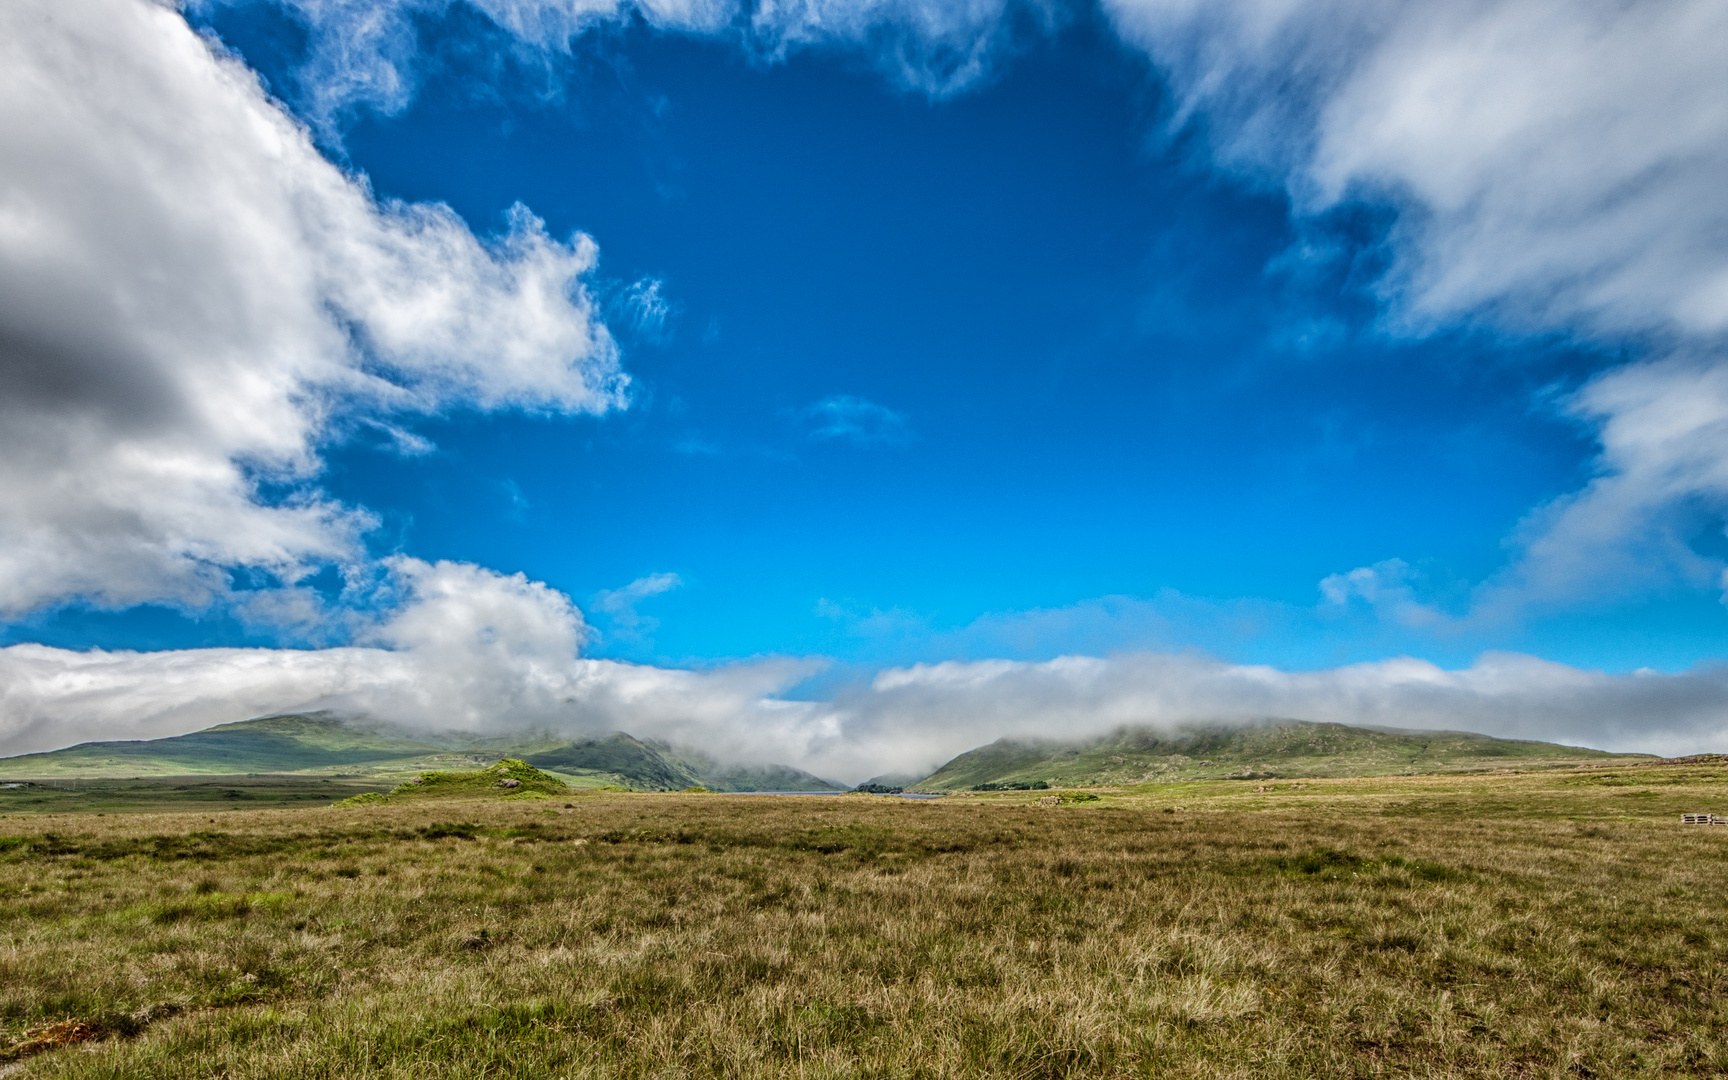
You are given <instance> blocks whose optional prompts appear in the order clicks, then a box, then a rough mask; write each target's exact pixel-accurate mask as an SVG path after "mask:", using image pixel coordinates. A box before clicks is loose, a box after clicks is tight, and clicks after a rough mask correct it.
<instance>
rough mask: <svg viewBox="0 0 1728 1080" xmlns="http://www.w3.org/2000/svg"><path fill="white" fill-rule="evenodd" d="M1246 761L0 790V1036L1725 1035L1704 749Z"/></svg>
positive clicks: (429, 1039) (1535, 1066) (479, 1053)
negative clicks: (641, 788) (1632, 759)
mask: <svg viewBox="0 0 1728 1080" xmlns="http://www.w3.org/2000/svg"><path fill="white" fill-rule="evenodd" d="M1265 786H1266V784H1265V783H1264V782H1209V783H1194V784H1161V785H1156V786H1148V787H1145V788H1127V789H1121V790H1119V791H1115V792H1111V791H1107V790H1106V791H1099V792H1097V794H1100V795H1102V796H1103V798H1101V799H1099V800H1098V801H1094V802H1085V803H1077V804H1073V805H1059V806H1045V805H1039V804H1038V803H1037V802H1036V799H1037V798H1038V797H1039V796H1041V795H1043V794H1044V793H1042V792H1033V793H1023V794H1011V795H1009V794H1004V795H997V794H990V795H977V796H949V797H946V798H942V799H937V800H930V801H923V802H917V801H907V800H901V799H896V798H889V797H871V796H858V795H849V796H737V795H671V794H661V795H635V794H609V795H573V796H571V797H569V798H568V799H562V800H558V801H554V802H551V803H548V802H545V801H539V802H503V801H499V800H498V799H496V798H489V799H487V800H485V801H478V800H476V801H462V800H456V801H423V802H415V803H410V804H401V805H385V806H374V807H360V808H354V809H263V810H252V809H229V810H226V811H224V812H213V811H200V812H197V813H185V812H181V813H135V814H121V815H116V814H105V815H103V816H97V814H95V813H90V812H86V813H72V814H63V813H55V814H47V813H35V814H29V815H22V814H12V815H8V816H6V817H4V818H0V1046H3V1047H7V1048H8V1049H6V1050H4V1051H3V1052H0V1061H10V1064H5V1065H0V1068H3V1069H7V1070H12V1071H11V1073H10V1075H15V1076H65V1077H140V1076H150V1077H208V1076H226V1077H236V1078H240V1077H284V1078H286V1077H296V1078H299V1077H333V1078H334V1077H341V1078H356V1077H404V1078H405V1077H427V1076H437V1077H474V1078H478V1077H548V1078H552V1077H614V1076H627V1077H644V1078H646V1077H710V1076H715V1077H769V1076H773V1077H786V1076H796V1077H811V1078H816V1077H854V1076H855V1077H986V1076H988V1077H1026V1078H1032V1077H1069V1076H1072V1077H1081V1076H1085V1077H1093V1076H1098V1077H1104V1076H1147V1077H1292V1078H1295V1077H1313V1076H1324V1077H1346V1076H1348V1077H1356V1076H1361V1077H1369V1076H1422V1077H1430V1076H1433V1077H1438V1076H1448V1077H1480V1076H1513V1077H1555V1078H1561V1077H1564V1078H1577V1077H1618V1076H1633V1075H1639V1076H1642V1075H1652V1076H1699V1077H1703V1076H1720V1075H1723V1074H1725V1073H1728V998H1725V997H1724V990H1725V989H1728V967H1725V959H1728V953H1725V951H1724V947H1725V946H1728V926H1725V925H1724V922H1723V916H1724V908H1723V904H1722V900H1723V897H1724V896H1725V895H1728V858H1725V857H1724V856H1725V854H1728V828H1712V827H1697V826H1681V825H1680V824H1679V823H1678V816H1679V814H1681V813H1682V812H1710V811H1716V812H1718V813H1728V768H1724V767H1721V766H1717V765H1713V764H1710V763H1703V764H1696V765H1680V766H1639V767H1630V768H1599V769H1582V770H1576V771H1553V772H1543V773H1537V774H1525V775H1497V776H1467V777H1459V776H1445V777H1426V778H1397V779H1388V780H1318V781H1310V782H1306V783H1305V784H1302V785H1300V786H1297V785H1292V784H1291V783H1288V782H1279V783H1276V784H1274V785H1273V787H1274V790H1271V791H1260V792H1256V791H1255V790H1254V789H1255V788H1256V787H1265ZM81 1039H82V1040H86V1041H82V1042H79V1041H77V1040H81ZM67 1042H70V1043H71V1045H65V1046H59V1047H57V1048H56V1045H55V1044H58V1043H67Z"/></svg>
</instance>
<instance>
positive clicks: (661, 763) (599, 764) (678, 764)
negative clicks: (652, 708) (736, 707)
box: [525, 732, 843, 791]
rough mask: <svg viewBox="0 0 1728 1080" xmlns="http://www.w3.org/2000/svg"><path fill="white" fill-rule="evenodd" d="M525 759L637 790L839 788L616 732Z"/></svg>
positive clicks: (797, 773)
mask: <svg viewBox="0 0 1728 1080" xmlns="http://www.w3.org/2000/svg"><path fill="white" fill-rule="evenodd" d="M525 760H526V761H527V762H528V764H530V765H533V766H535V767H536V768H540V769H550V770H553V771H555V772H558V773H560V774H564V775H570V776H575V777H582V778H594V779H602V778H603V779H605V780H607V781H608V782H613V783H622V784H624V785H625V786H628V787H633V788H637V789H638V790H641V791H681V790H683V789H684V788H691V787H705V788H707V789H709V790H710V791H840V790H843V789H842V787H841V786H840V785H839V784H831V783H829V782H828V781H826V780H823V779H822V778H821V777H818V776H813V775H811V774H810V773H807V772H805V771H803V770H802V769H794V768H792V767H791V766H788V765H762V766H742V765H721V764H720V763H719V762H717V761H715V760H714V759H713V758H711V757H708V756H707V755H705V754H702V753H699V752H696V751H691V750H677V749H674V748H673V747H671V746H669V745H667V744H666V743H662V742H656V741H653V740H647V741H644V740H638V739H634V738H632V737H630V736H629V735H626V734H624V733H623V732H617V733H615V734H612V735H607V736H605V737H604V738H596V739H578V740H576V741H575V742H572V743H568V744H566V745H564V746H560V747H557V748H555V749H552V750H545V751H542V752H540V753H537V754H530V755H528V756H527V758H525Z"/></svg>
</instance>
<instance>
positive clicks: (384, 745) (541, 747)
mask: <svg viewBox="0 0 1728 1080" xmlns="http://www.w3.org/2000/svg"><path fill="white" fill-rule="evenodd" d="M507 757H520V758H525V759H527V760H528V762H529V763H530V764H532V765H534V766H535V767H537V768H541V769H545V770H549V771H552V772H556V773H558V774H560V775H561V776H564V777H566V778H567V779H568V780H569V781H570V782H571V783H572V784H573V786H577V787H595V786H600V785H608V784H610V785H616V786H619V787H627V788H634V789H636V790H639V791H677V790H680V789H683V788H688V787H706V788H709V789H711V790H714V791H837V790H841V786H840V785H838V784H833V783H829V782H828V781H826V780H823V779H821V778H820V777H817V776H813V775H811V774H810V773H807V772H804V771H802V770H800V769H794V768H791V767H790V766H786V765H775V764H761V765H736V764H734V765H724V764H721V763H720V762H718V761H716V760H715V759H713V758H711V757H708V756H707V755H705V754H703V753H701V752H699V751H691V750H682V749H679V748H675V747H672V746H669V745H667V744H664V743H659V742H653V741H649V742H642V741H639V740H637V739H635V738H632V737H631V736H629V735H627V734H625V733H623V732H615V733H613V734H611V735H606V736H601V737H597V738H584V739H576V740H573V741H572V740H569V739H567V738H560V737H554V736H552V735H549V734H546V733H544V732H523V733H521V734H517V735H512V736H479V735H461V734H445V735H414V736H410V735H407V734H405V733H403V732H400V731H397V730H395V729H391V728H387V727H381V726H376V725H371V724H368V723H367V722H366V721H364V720H357V719H353V718H341V717H336V716H333V715H330V714H327V713H313V714H307V715H290V716H268V717H260V718H258V719H256V720H242V721H239V722H236V723H232V724H220V725H218V726H216V727H213V728H207V729H205V730H203V731H196V732H193V733H191V734H189V735H176V736H173V737H170V738H166V739H140V740H135V741H127V742H94V743H81V744H79V745H77V746H69V747H67V748H65V749H64V750H54V751H50V752H48V753H42V754H24V755H21V756H18V757H11V758H0V777H9V778H17V779H51V778H58V777H78V778H86V777H87V778H91V779H98V778H116V777H120V778H131V777H151V776H195V775H204V776H231V775H237V774H242V773H256V774H265V773H268V774H290V773H297V774H313V775H333V774H342V775H349V776H352V775H365V776H376V777H380V778H400V779H407V778H408V777H411V776H413V775H415V774H417V773H422V772H427V771H451V770H465V769H475V768H481V767H485V766H489V765H492V764H493V763H495V762H497V761H499V760H500V759H502V758H507Z"/></svg>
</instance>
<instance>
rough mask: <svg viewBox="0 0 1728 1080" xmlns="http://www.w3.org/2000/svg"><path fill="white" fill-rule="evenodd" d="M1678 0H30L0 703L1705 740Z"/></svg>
mask: <svg viewBox="0 0 1728 1080" xmlns="http://www.w3.org/2000/svg"><path fill="white" fill-rule="evenodd" d="M1725 31H1728V12H1725V11H1724V10H1723V9H1722V8H1721V7H1720V5H1717V4H1713V3H1710V2H1708V0H1677V2H1675V3H1672V4H1665V5H1627V4H1623V3H1617V2H1614V3H1611V2H1605V0H1586V2H1582V3H1580V2H1571V3H1559V2H1550V0H1443V2H1439V3H1434V2H1430V3H1424V4H1414V3H1411V4H1384V3H1368V2H1366V0H1324V2H1323V0H1310V2H1301V0H1214V2H1211V3H1206V4H1201V3H1195V2H1191V0H1106V2H1103V3H1080V2H1054V0H1052V2H1040V3H1022V2H1010V0H809V2H807V3H803V4H795V5H782V4H780V3H777V2H772V0H747V2H742V3H740V2H737V0H652V2H638V3H609V2H607V0H575V2H571V0H560V2H551V0H473V2H462V3H451V2H443V0H387V2H382V3H361V2H358V0H197V2H192V3H187V4H184V5H181V6H178V7H176V6H172V5H164V4H157V3H150V2H146V0H56V2H53V3H50V2H47V0H19V2H18V3H14V4H10V5H7V10H6V11H5V12H3V13H0V59H3V61H4V62H3V63H0V489H3V490H4V491H5V493H6V498H5V500H4V502H3V505H0V646H3V647H0V753H20V752H28V751H35V750H42V749H49V748H52V747H55V746H61V745H67V744H69V743H71V742H76V741H80V740H83V739H90V738H137V737H152V736H156V735H163V734H173V733H177V732H181V731H187V730H193V729H195V728H197V727H201V726H205V725H207V724H209V723H217V722H222V721H225V720H235V719H243V718H245V717H246V716H252V715H259V714H261V713H265V712H273V711H286V710H292V709H304V708H334V709H337V710H339V711H349V712H357V713H366V714H368V715H374V716H379V717H383V718H386V719H390V720H393V721H395V722H399V723H403V724H410V725H419V726H424V727H434V728H446V729H464V730H478V729H485V730H493V729H504V728H508V727H511V726H536V725H537V726H544V727H549V728H553V729H557V730H569V731H573V732H574V731H600V730H613V729H618V728H622V729H624V730H630V731H632V732H635V733H639V734H644V735H655V736H658V737H664V738H672V739H677V740H681V741H684V742H689V743H692V744H695V745H699V746H701V747H703V748H705V749H708V750H709V751H710V752H713V753H717V754H719V755H721V756H722V757H726V756H730V757H733V758H736V759H740V760H742V759H745V758H749V759H758V758H762V757H764V755H766V756H770V757H772V758H773V759H774V760H782V761H787V762H788V763H792V764H799V765H804V766H808V767H811V768H815V769H818V770H821V769H826V770H827V771H828V774H829V775H834V776H836V777H839V778H842V779H851V780H856V779H862V778H864V777H865V776H869V775H872V774H873V773H874V772H883V771H889V770H891V769H893V770H916V769H918V768H922V767H925V766H928V765H933V764H936V763H939V761H940V760H941V759H942V758H943V757H944V756H945V755H951V754H953V753H957V752H960V751H963V750H965V749H968V748H970V747H971V746H973V745H977V743H979V742H983V741H988V740H989V739H992V738H996V737H998V736H1000V735H1020V736H1029V735H1045V736H1079V735H1085V734H1089V733H1095V732H1099V731H1104V730H1108V729H1109V728H1110V727H1113V726H1115V725H1117V724H1122V723H1172V724H1173V723H1181V722H1189V721H1201V720H1239V719H1252V718H1256V717H1264V716H1280V717H1293V718H1298V719H1314V720H1337V721H1342V722H1358V723H1383V724H1393V725H1400V726H1428V727H1454V728H1464V729H1468V730H1478V731H1486V732H1489V733H1492V734H1507V735H1520V736H1525V737H1541V738H1555V739H1560V740H1562V741H1570V742H1581V743H1585V744H1587V745H1593V746H1604V747H1608V748H1613V749H1636V750H1649V751H1653V752H1662V753H1680V752H1694V751H1699V750H1723V749H1725V748H1728V669H1725V667H1724V660H1725V659H1728V656H1725V654H1728V636H1725V631H1728V610H1725V609H1724V589H1725V588H1728V535H1725V533H1724V526H1725V523H1728V354H1725V350H1724V337H1725V332H1728V188H1725V187H1724V186H1723V185H1722V184H1721V183H1720V177H1721V176H1722V175H1723V170H1724V168H1725V167H1728V56H1724V55H1723V53H1724V52H1728V44H1725V43H1728V33H1725Z"/></svg>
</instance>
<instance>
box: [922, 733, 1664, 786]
mask: <svg viewBox="0 0 1728 1080" xmlns="http://www.w3.org/2000/svg"><path fill="white" fill-rule="evenodd" d="M1654 760H1658V759H1656V758H1655V757H1654V756H1653V755H1649V754H1615V753H1611V752H1609V751H1605V750H1592V749H1588V748H1585V747H1576V746H1563V745H1561V744H1559V743H1548V742H1539V741H1536V740H1529V739H1499V738H1495V737H1493V736H1490V735H1479V734H1476V733H1474V732H1467V731H1421V730H1414V729H1400V728H1387V727H1374V728H1369V727H1355V726H1350V725H1345V724H1331V723H1320V722H1315V721H1308V720H1284V719H1268V720H1265V721H1262V722H1260V723H1255V724H1233V725H1224V724H1189V725H1182V726H1178V727H1175V728H1153V727H1150V726H1132V725H1128V726H1123V727H1120V728H1117V729H1116V730H1115V731H1113V732H1110V733H1107V734H1105V735H1100V736H1096V737H1094V738H1090V739H1082V740H1073V741H1060V740H1048V739H1011V738H1002V739H997V740H996V741H995V742H992V743H987V744H985V745H984V746H980V747H976V748H974V749H972V750H968V751H967V752H966V753H964V754H960V755H958V756H956V757H955V758H953V759H951V760H950V761H948V762H947V763H946V764H944V765H943V766H942V767H941V768H939V769H937V770H936V771H935V772H933V773H931V774H930V775H929V776H926V777H925V778H923V779H922V780H919V781H917V782H916V783H914V784H910V785H908V789H909V790H915V791H923V792H943V791H966V790H979V789H984V790H988V789H989V788H990V787H1015V786H1022V785H1024V786H1031V785H1034V784H1042V785H1045V786H1049V787H1093V786H1099V785H1133V784H1146V783H1160V782H1164V783H1169V782H1177V781H1184V780H1225V779H1261V778H1266V779H1271V778H1281V777H1324V776H1383V775H1400V774H1409V773H1441V772H1487V771H1492V770H1494V769H1504V768H1509V767H1524V768H1561V767H1565V766H1568V765H1577V764H1585V763H1589V764H1599V763H1604V762H1608V761H1654Z"/></svg>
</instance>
